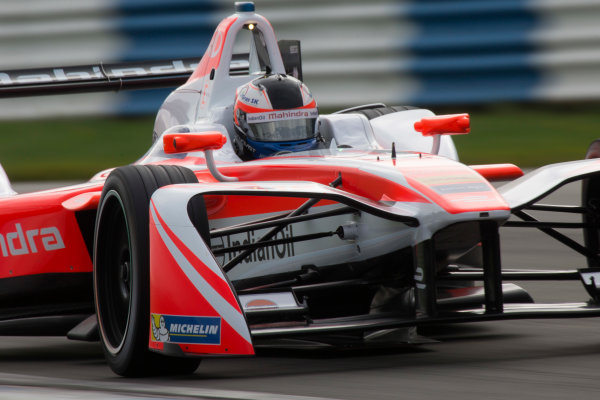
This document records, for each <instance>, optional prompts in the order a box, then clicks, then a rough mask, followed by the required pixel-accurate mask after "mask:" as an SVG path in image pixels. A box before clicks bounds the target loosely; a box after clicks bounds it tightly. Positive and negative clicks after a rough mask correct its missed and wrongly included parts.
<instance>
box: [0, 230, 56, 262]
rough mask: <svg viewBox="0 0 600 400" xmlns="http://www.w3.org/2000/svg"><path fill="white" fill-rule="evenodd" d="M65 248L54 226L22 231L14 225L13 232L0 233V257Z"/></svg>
mask: <svg viewBox="0 0 600 400" xmlns="http://www.w3.org/2000/svg"><path fill="white" fill-rule="evenodd" d="M64 248H65V243H64V242H63V239H62V236H61V235H60V231H59V230H58V228H57V227H55V226H49V227H46V228H40V229H29V230H26V231H23V227H21V224H16V225H15V230H14V232H5V233H0V254H2V257H8V256H21V255H25V254H33V253H38V252H40V251H53V250H60V249H64Z"/></svg>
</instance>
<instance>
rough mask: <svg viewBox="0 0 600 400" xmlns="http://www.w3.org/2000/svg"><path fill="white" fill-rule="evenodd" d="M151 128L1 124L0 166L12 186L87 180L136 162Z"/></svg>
mask: <svg viewBox="0 0 600 400" xmlns="http://www.w3.org/2000/svg"><path fill="white" fill-rule="evenodd" d="M153 124H154V118H152V117H143V118H81V119H79V118H76V119H59V120H43V121H38V120H36V121H9V122H7V121H0V163H2V166H3V167H4V169H5V170H6V173H7V175H8V176H9V178H10V179H11V181H22V180H52V179H87V178H89V177H91V176H92V175H94V174H95V173H96V172H98V171H100V170H102V169H106V168H111V167H115V166H119V165H126V164H129V163H131V162H133V161H135V160H136V159H138V158H140V157H141V156H142V155H143V154H144V153H145V152H146V150H147V149H148V148H149V147H150V144H151V142H152V128H153Z"/></svg>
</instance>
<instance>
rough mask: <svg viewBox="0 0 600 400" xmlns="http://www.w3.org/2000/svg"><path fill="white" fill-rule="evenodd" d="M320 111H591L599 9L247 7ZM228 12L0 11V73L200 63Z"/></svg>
mask: <svg viewBox="0 0 600 400" xmlns="http://www.w3.org/2000/svg"><path fill="white" fill-rule="evenodd" d="M255 4H256V9H257V12H258V13H260V14H263V15H265V16H266V17H267V18H268V19H269V20H270V21H271V22H272V24H273V26H274V28H275V31H276V33H277V34H278V38H279V39H300V40H301V41H302V56H303V61H304V66H303V70H304V76H305V81H306V82H307V84H308V85H309V87H310V88H311V89H312V91H313V92H314V94H315V96H316V97H317V100H318V102H319V105H320V106H322V107H323V106H324V107H327V108H336V107H346V106H350V105H356V104H362V103H370V102H385V103H388V104H406V105H423V106H429V107H435V106H439V105H453V104H481V103H492V102H516V101H535V102H547V101H584V100H598V99H600V24H598V21H600V0H569V1H565V0H415V1H390V0H370V1H368V2H367V1H364V0H344V1H342V0H320V1H317V0H302V1H299V0H298V1H285V0H256V1H255ZM232 12H233V0H227V1H224V0H212V1H209V0H78V1H71V0H53V1H47V0H18V1H16V0H3V1H2V4H1V7H0V71H1V70H7V69H13V68H22V67H28V68H29V67H42V66H52V65H61V66H62V65H77V64H87V63H93V62H98V61H102V62H116V61H125V60H126V61H131V60H145V59H164V58H171V57H172V58H176V57H200V56H201V55H202V54H203V52H204V49H205V48H206V46H207V44H208V42H209V40H210V37H211V35H212V32H213V29H214V28H215V26H216V25H217V23H218V22H219V20H220V19H221V18H223V17H224V16H226V15H228V14H231V13H232ZM167 93H168V91H139V92H132V93H123V94H119V95H114V94H112V93H105V94H93V95H92V94H91V95H83V96H79V95H78V96H68V97H67V96H60V97H58V98H46V99H31V98H30V99H19V100H10V101H7V100H2V101H0V117H2V118H29V117H32V116H48V115H60V114H68V115H71V114H77V113H86V114H137V113H152V112H154V111H155V110H156V109H157V108H158V107H159V105H160V103H161V101H162V99H163V98H164V96H165V95H166V94H167Z"/></svg>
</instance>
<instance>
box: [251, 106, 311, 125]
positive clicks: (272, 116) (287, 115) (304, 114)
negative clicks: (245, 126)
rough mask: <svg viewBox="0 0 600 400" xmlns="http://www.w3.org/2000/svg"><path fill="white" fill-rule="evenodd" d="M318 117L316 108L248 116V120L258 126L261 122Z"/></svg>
mask: <svg viewBox="0 0 600 400" xmlns="http://www.w3.org/2000/svg"><path fill="white" fill-rule="evenodd" d="M318 116H319V111H318V110H317V109H316V108H301V109H298V110H288V111H269V112H263V113H254V114H247V115H246V120H247V121H248V123H249V124H256V123H260V122H274V121H282V120H288V119H305V118H317V117H318Z"/></svg>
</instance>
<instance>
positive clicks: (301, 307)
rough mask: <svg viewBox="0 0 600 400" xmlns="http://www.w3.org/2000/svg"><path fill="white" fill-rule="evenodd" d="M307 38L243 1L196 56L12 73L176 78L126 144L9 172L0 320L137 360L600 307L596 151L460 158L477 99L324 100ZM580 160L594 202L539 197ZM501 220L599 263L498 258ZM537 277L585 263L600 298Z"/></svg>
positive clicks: (79, 83) (0, 199)
mask: <svg viewBox="0 0 600 400" xmlns="http://www.w3.org/2000/svg"><path fill="white" fill-rule="evenodd" d="M244 39H247V41H246V42H244ZM240 44H241V45H243V44H247V45H248V46H249V47H248V48H247V50H246V51H243V52H239V50H238V49H239V47H240ZM299 49H300V48H299V42H297V41H282V42H279V43H278V42H277V40H276V38H275V34H274V32H273V29H272V26H271V24H270V23H269V22H268V21H267V19H265V18H264V17H262V16H261V15H259V14H256V13H255V10H254V4H253V3H251V2H238V3H236V12H235V13H234V14H233V15H231V16H230V17H227V18H225V19H224V20H223V21H222V22H221V23H220V24H219V25H218V27H217V28H216V31H215V33H214V35H213V38H212V41H211V42H210V44H209V46H208V48H207V50H206V53H205V54H204V56H203V57H202V59H201V61H200V62H199V63H198V64H197V65H195V63H194V62H192V61H191V60H171V61H168V62H162V63H161V62H158V63H157V62H153V63H139V64H135V65H133V64H127V65H101V64H99V65H92V66H84V67H63V68H58V69H57V68H50V69H38V70H29V71H27V70H20V71H6V72H3V73H2V74H3V75H2V76H3V79H2V86H0V96H3V97H10V96H27V95H39V94H47V93H70V92H80V91H95V90H113V89H115V88H118V89H127V88H135V89H139V88H145V87H159V86H170V85H174V84H178V83H183V84H182V85H181V86H180V87H178V88H177V89H175V90H174V91H173V92H172V93H171V94H170V95H169V97H168V98H167V99H166V100H165V102H164V104H163V106H162V107H161V108H160V110H159V111H158V114H157V118H156V123H155V127H154V131H153V139H154V142H153V145H152V146H151V148H150V149H149V150H148V152H147V153H146V154H145V155H144V156H143V157H142V158H141V159H140V160H138V161H136V162H134V163H133V164H131V165H128V166H125V167H119V168H115V169H112V170H108V171H102V172H100V173H98V174H97V175H95V176H94V177H92V178H91V179H90V180H89V181H88V182H86V183H83V184H79V185H75V186H70V187H65V188H60V189H53V190H46V191H41V192H36V193H29V194H17V193H15V192H14V191H13V190H12V188H11V185H10V182H9V180H8V178H7V177H6V174H4V172H3V171H2V173H0V286H1V287H2V290H1V291H0V293H1V295H0V296H1V298H2V306H1V311H0V333H1V334H4V335H67V336H68V337H69V338H71V339H76V340H100V341H101V343H102V347H103V349H104V353H105V356H106V360H107V362H108V364H109V366H110V368H111V369H112V370H113V371H114V372H115V373H116V374H119V375H122V376H143V375H156V374H185V373H191V372H193V371H195V370H196V368H197V367H198V365H199V363H200V360H201V358H202V357H203V356H207V355H210V356H234V355H244V356H245V355H252V354H254V352H255V349H256V348H258V347H260V346H263V345H269V346H312V347H315V346H316V347H319V346H323V347H332V346H333V347H335V346H340V345H341V346H348V345H352V346H369V345H389V344H393V343H399V342H402V343H422V342H423V341H425V340H426V339H425V338H423V337H421V336H419V334H418V333H417V328H418V327H420V326H424V325H431V324H439V323H459V322H475V321H487V320H501V319H519V318H562V317H595V316H600V306H599V305H598V301H599V300H600V297H599V295H600V290H599V288H600V268H599V267H600V266H599V265H598V264H599V261H600V257H599V256H598V253H599V247H600V240H599V235H598V228H599V226H600V218H599V217H600V211H599V209H598V206H597V205H598V202H599V201H600V161H597V160H594V159H589V160H579V161H572V162H567V163H560V164H553V165H549V166H545V167H542V168H539V169H537V170H535V171H533V172H530V173H528V174H527V175H524V176H522V175H523V173H522V171H521V170H520V169H519V168H518V167H516V166H514V165H511V164H494V165H477V166H473V165H471V166H468V165H464V164H462V163H461V162H460V161H459V159H458V155H457V152H456V148H455V147H454V144H453V142H452V139H451V137H450V136H451V135H454V134H465V133H468V132H469V130H470V127H469V116H468V115H467V114H455V115H441V116H438V115H435V114H433V113H432V112H431V111H429V110H426V109H421V108H415V107H388V106H386V105H384V104H367V105H362V106H357V107H354V108H349V109H344V110H340V111H338V112H335V113H332V114H327V115H324V114H319V113H318V110H317V107H316V101H315V99H314V98H313V97H312V95H311V94H310V91H309V90H308V88H307V87H306V85H304V83H302V81H301V77H302V75H301V71H302V69H301V64H300V52H299ZM284 61H285V62H284ZM57 71H59V72H58V73H57ZM294 75H295V77H294ZM298 78H300V79H298ZM286 85H287V86H286ZM274 88H275V89H274ZM290 88H291V89H290ZM288 89H289V90H290V92H286V90H288ZM294 90H295V92H293V91H294ZM292 92H293V93H295V94H293V95H292V94H289V93H292ZM278 93H279V94H281V93H284V95H283V96H280V97H278V95H277V94H278ZM286 93H287V94H286ZM291 98H294V99H295V100H294V101H295V102H293V101H292V100H290V99H291ZM275 99H278V100H275ZM280 100H281V101H280ZM284 103H285V104H287V106H286V105H284ZM292 103H293V104H292ZM277 104H279V105H277ZM290 104H291V105H290ZM282 132H284V133H282ZM298 132H300V134H299V136H298V135H297V134H298ZM269 135H271V136H269ZM272 135H277V138H278V139H277V140H276V141H273V140H267V139H265V137H267V138H268V137H270V138H272V137H273V136H272ZM286 135H294V136H286ZM596 147H597V146H596ZM594 149H595V148H594ZM590 154H592V155H591V156H590V157H592V156H594V155H593V154H596V153H594V151H591V153H590ZM506 180H509V181H511V182H509V183H506V184H504V185H501V186H499V187H495V186H493V185H492V184H491V183H490V182H494V181H506ZM577 180H581V181H583V192H582V200H581V204H582V205H581V206H570V207H569V206H553V205H547V204H539V203H538V202H539V200H540V199H542V198H544V197H546V196H547V195H548V194H549V193H552V192H553V191H555V190H556V189H558V188H559V187H561V186H563V185H565V184H566V183H569V182H572V181H577ZM529 210H542V211H548V212H555V213H565V212H566V213H578V214H581V215H582V216H583V220H582V222H581V223H565V222H553V221H538V220H537V219H536V218H534V217H533V216H532V215H531V214H530V213H528V211H529ZM511 216H512V217H515V218H518V219H520V220H521V221H515V220H514V218H513V219H511V220H509V218H511ZM504 226H519V227H526V228H532V227H533V228H538V229H540V230H541V231H543V232H545V233H547V234H548V235H550V236H551V237H553V238H555V239H557V240H559V241H560V242H562V243H563V244H565V245H567V246H568V247H570V248H571V249H573V250H574V251H576V252H578V253H580V254H581V255H582V256H583V257H585V258H586V259H587V263H588V266H589V267H588V268H584V269H579V270H567V271H543V270H536V271H532V270H510V269H503V268H502V265H501V259H500V236H499V229H500V228H501V227H504ZM556 228H576V229H581V230H583V232H584V243H583V244H580V243H577V242H575V241H574V240H572V239H571V238H569V237H567V236H565V235H564V234H562V233H560V232H559V231H557V230H556ZM537 279H539V280H580V281H581V283H582V286H583V288H584V289H585V290H586V291H587V294H588V295H589V296H590V298H591V300H590V301H589V302H582V303H569V304H534V303H533V300H532V298H531V296H530V295H529V294H528V293H527V292H526V291H525V290H524V289H522V288H520V287H519V286H517V285H515V284H512V283H505V281H509V280H537Z"/></svg>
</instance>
